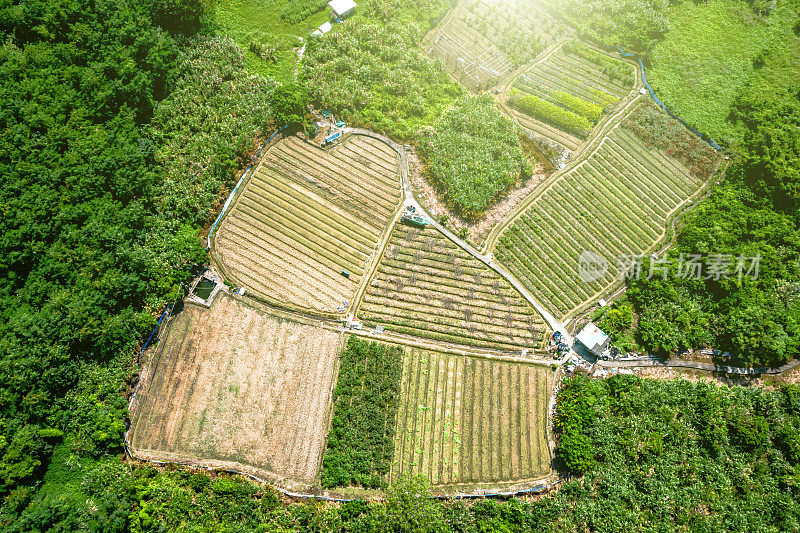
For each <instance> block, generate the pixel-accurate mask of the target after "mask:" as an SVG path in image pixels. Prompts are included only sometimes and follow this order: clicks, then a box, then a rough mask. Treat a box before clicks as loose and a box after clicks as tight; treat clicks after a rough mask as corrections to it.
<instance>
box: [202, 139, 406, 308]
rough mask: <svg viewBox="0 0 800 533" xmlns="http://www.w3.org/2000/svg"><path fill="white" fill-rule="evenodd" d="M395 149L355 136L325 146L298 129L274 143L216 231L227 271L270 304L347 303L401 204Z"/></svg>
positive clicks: (318, 305)
mask: <svg viewBox="0 0 800 533" xmlns="http://www.w3.org/2000/svg"><path fill="white" fill-rule="evenodd" d="M392 154H394V152H393V151H391V150H390V149H389V148H388V147H387V146H385V145H384V144H383V143H380V142H378V141H374V140H373V139H370V138H367V137H361V136H351V137H349V138H348V139H347V140H345V141H344V142H343V144H341V145H340V146H338V147H337V148H335V149H334V150H331V151H328V152H325V151H323V150H320V149H319V148H317V147H315V146H313V145H310V144H309V143H306V142H303V141H301V140H299V139H296V138H289V139H285V140H283V141H281V142H279V143H278V144H276V145H274V146H273V147H271V148H270V150H269V151H268V152H267V154H266V155H265V157H264V158H263V160H262V162H261V164H260V166H259V167H258V168H257V169H256V170H255V171H254V172H253V175H252V176H251V177H250V178H249V180H248V182H247V183H246V185H245V187H244V189H243V190H242V192H241V194H240V196H239V198H238V199H237V200H236V202H235V203H234V205H233V207H232V208H231V210H230V212H229V213H228V215H227V216H226V217H225V219H224V220H223V222H222V224H221V225H220V228H219V230H218V232H217V234H216V236H215V239H216V240H215V244H216V251H217V257H218V258H219V260H220V263H221V265H222V267H223V269H224V271H225V273H226V275H227V276H229V277H230V278H231V279H232V280H233V281H235V282H237V283H239V284H242V285H244V286H245V287H246V288H247V289H249V290H250V291H252V292H253V293H254V294H256V295H257V296H261V297H264V298H266V299H268V300H270V301H272V302H274V303H278V304H288V305H291V306H293V307H302V308H305V309H311V310H317V311H326V312H333V311H341V310H342V308H343V307H347V305H348V304H349V302H350V300H352V297H353V295H354V293H355V291H356V289H357V286H358V282H359V280H360V278H361V276H362V275H363V273H364V271H365V270H366V268H367V265H368V263H369V262H370V261H371V260H372V258H374V256H375V247H376V246H377V243H378V239H379V237H380V235H381V233H382V232H383V231H384V230H385V227H386V225H387V224H388V221H389V219H390V217H391V216H392V215H393V213H394V211H395V210H396V208H397V205H398V204H399V200H400V194H401V193H400V180H399V168H398V161H397V155H396V154H394V158H392Z"/></svg>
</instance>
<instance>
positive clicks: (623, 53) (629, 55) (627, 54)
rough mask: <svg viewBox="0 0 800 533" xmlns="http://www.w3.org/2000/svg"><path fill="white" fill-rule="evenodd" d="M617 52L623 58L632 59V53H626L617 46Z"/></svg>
mask: <svg viewBox="0 0 800 533" xmlns="http://www.w3.org/2000/svg"><path fill="white" fill-rule="evenodd" d="M617 50H619V53H620V54H622V55H624V56H625V57H633V52H626V51H624V50H623V49H622V48H620V47H619V46H617Z"/></svg>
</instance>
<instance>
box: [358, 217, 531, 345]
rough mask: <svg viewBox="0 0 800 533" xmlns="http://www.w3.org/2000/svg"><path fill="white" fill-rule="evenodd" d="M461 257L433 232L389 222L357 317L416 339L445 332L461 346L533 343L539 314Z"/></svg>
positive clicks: (493, 275)
mask: <svg viewBox="0 0 800 533" xmlns="http://www.w3.org/2000/svg"><path fill="white" fill-rule="evenodd" d="M429 235H430V236H429ZM433 235H435V236H433ZM462 254H463V251H461V250H460V249H459V248H458V247H456V245H455V244H453V243H452V242H451V241H449V240H447V239H446V238H445V237H444V236H442V235H440V234H439V233H438V232H436V230H434V229H428V230H425V231H424V232H423V233H422V234H420V232H419V230H415V229H413V228H409V227H408V226H405V225H398V226H396V227H395V229H394V230H393V232H392V235H391V237H390V244H389V246H388V250H387V253H386V254H385V255H384V257H382V258H381V263H380V264H379V266H378V268H377V269H376V272H375V275H374V278H373V279H372V280H371V282H370V285H369V286H368V288H367V291H366V294H365V295H364V300H363V302H362V305H361V308H360V309H359V316H360V317H361V318H362V319H364V320H367V321H369V322H370V323H383V324H385V325H387V327H388V329H392V330H395V331H400V328H403V329H404V330H405V331H409V328H410V329H413V330H414V334H417V335H419V336H422V337H427V338H433V337H434V336H435V335H446V336H449V337H452V340H451V342H457V343H460V344H469V345H476V346H484V347H498V346H499V345H500V344H502V345H503V349H506V348H507V347H509V346H511V347H521V346H529V347H533V346H535V345H537V344H538V343H539V342H540V341H541V338H542V335H543V333H544V330H545V327H544V323H543V321H542V319H541V317H540V316H539V315H538V314H537V313H536V312H535V310H534V309H533V308H532V307H531V306H530V305H529V304H528V303H527V302H526V301H525V300H524V299H523V298H522V297H521V296H520V295H519V293H517V292H516V290H514V288H513V287H511V286H510V285H509V284H508V282H507V281H505V280H504V279H502V278H500V277H499V276H497V274H496V273H495V272H493V271H492V270H490V269H488V268H486V267H485V266H484V265H483V264H482V263H480V262H479V261H478V260H477V259H474V258H472V257H471V256H466V257H464V256H463V255H462ZM487 332H489V333H491V334H492V335H485V334H486V333H487ZM476 341H477V342H476Z"/></svg>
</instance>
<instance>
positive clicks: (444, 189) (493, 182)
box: [419, 96, 526, 220]
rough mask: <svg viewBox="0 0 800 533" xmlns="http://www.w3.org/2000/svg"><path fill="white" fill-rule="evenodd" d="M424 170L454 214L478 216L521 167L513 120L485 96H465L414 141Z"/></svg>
mask: <svg viewBox="0 0 800 533" xmlns="http://www.w3.org/2000/svg"><path fill="white" fill-rule="evenodd" d="M419 148H420V155H421V156H422V159H423V161H424V162H425V163H426V165H427V172H428V174H429V175H430V177H431V179H432V181H433V182H434V184H435V186H436V187H437V188H438V189H439V191H440V192H441V193H442V195H443V196H444V199H445V201H446V202H447V204H448V205H449V206H450V208H452V209H453V210H454V211H456V212H457V213H458V214H459V215H461V216H463V217H465V218H467V219H470V220H474V219H477V218H479V217H480V216H481V215H483V213H484V212H485V211H486V209H487V207H488V206H489V205H491V204H492V203H493V202H494V201H495V200H496V199H497V198H498V197H499V196H500V195H501V194H502V193H503V192H505V191H506V190H508V188H509V187H511V186H513V185H514V184H515V183H516V181H517V177H518V176H519V175H520V174H521V173H522V172H524V171H525V170H526V164H525V159H524V157H523V155H522V149H521V147H520V144H519V136H518V135H517V132H516V130H515V128H514V124H513V123H512V122H511V121H510V120H509V119H507V118H506V117H504V116H503V115H502V114H501V113H500V112H499V111H498V110H497V108H495V106H494V103H493V102H492V99H491V98H490V97H489V96H465V97H462V98H460V99H458V100H457V101H456V103H455V105H453V106H452V107H451V108H450V109H448V110H447V111H445V113H444V114H443V115H442V116H441V117H440V118H439V120H438V121H437V122H436V125H435V126H434V127H433V128H432V129H428V130H427V131H426V133H425V134H424V135H423V137H422V139H421V140H420V141H419Z"/></svg>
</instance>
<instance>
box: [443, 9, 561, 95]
mask: <svg viewBox="0 0 800 533" xmlns="http://www.w3.org/2000/svg"><path fill="white" fill-rule="evenodd" d="M562 30H563V28H562V27H561V26H560V25H559V24H558V23H557V22H555V21H554V20H553V19H552V18H551V17H549V16H548V15H546V14H544V13H543V12H541V11H538V10H536V9H535V8H533V6H531V5H530V4H528V3H527V2H522V1H512V2H504V3H502V4H492V5H491V6H489V5H487V4H485V3H483V2H481V1H480V0H470V1H467V2H463V3H461V4H460V6H459V7H458V8H457V11H456V12H455V13H454V14H453V16H452V17H445V19H444V22H443V23H442V27H441V28H437V29H435V30H434V32H433V33H434V37H433V38H432V40H431V43H432V44H431V46H430V49H429V53H430V54H431V55H432V56H434V57H436V58H439V59H441V60H442V62H443V63H444V64H445V65H446V66H447V68H448V70H449V71H450V72H451V73H453V74H455V75H456V76H457V77H459V78H460V79H461V80H462V81H463V82H464V83H466V84H467V85H468V86H469V87H470V88H472V89H476V90H483V89H486V88H488V87H491V86H494V85H497V84H498V83H499V82H500V81H502V79H503V78H504V77H505V76H506V75H507V74H508V73H509V72H510V71H511V70H513V69H514V68H517V67H519V66H520V65H524V64H525V63H527V62H529V61H531V60H532V59H533V58H534V57H536V55H537V54H539V52H541V51H542V50H543V49H544V48H546V47H547V46H549V45H550V44H551V43H552V42H554V41H555V40H556V38H557V36H558V35H559V34H560V32H561V31H562Z"/></svg>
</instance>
